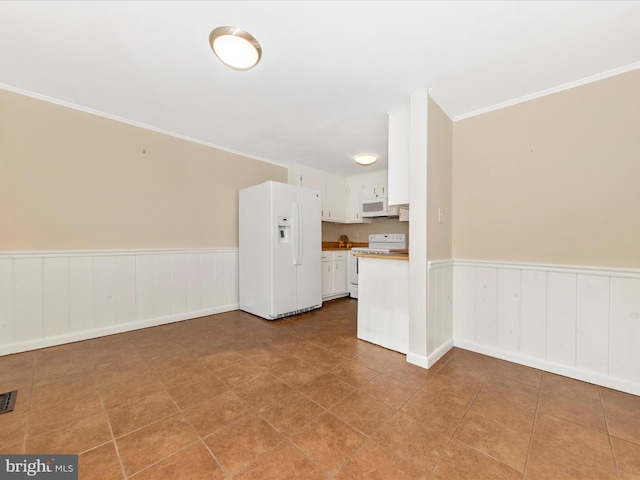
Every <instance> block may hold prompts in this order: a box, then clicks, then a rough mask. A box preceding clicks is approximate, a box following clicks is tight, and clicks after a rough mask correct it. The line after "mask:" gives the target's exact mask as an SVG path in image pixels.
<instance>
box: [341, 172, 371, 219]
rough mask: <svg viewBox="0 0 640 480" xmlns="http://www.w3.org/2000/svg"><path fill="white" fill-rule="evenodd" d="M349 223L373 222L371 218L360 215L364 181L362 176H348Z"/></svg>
mask: <svg viewBox="0 0 640 480" xmlns="http://www.w3.org/2000/svg"><path fill="white" fill-rule="evenodd" d="M346 184H347V223H371V219H370V218H362V216H361V215H360V203H361V202H360V200H361V198H362V182H361V179H360V176H356V177H347V179H346Z"/></svg>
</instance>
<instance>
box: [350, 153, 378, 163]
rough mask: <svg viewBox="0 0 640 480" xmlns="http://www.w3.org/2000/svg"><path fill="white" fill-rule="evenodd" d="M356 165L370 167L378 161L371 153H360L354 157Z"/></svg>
mask: <svg viewBox="0 0 640 480" xmlns="http://www.w3.org/2000/svg"><path fill="white" fill-rule="evenodd" d="M354 158H355V160H356V163H359V164H360V165H371V164H372V163H373V162H375V161H376V160H378V157H377V156H376V155H374V154H373V153H360V154H358V155H356V156H355V157H354Z"/></svg>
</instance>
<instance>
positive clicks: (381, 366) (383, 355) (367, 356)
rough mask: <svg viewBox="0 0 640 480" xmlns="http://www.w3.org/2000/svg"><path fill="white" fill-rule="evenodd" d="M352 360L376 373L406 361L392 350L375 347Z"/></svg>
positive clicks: (404, 357) (401, 355)
mask: <svg viewBox="0 0 640 480" xmlns="http://www.w3.org/2000/svg"><path fill="white" fill-rule="evenodd" d="M354 360H355V361H356V362H357V363H359V364H360V365H364V366H365V367H367V368H371V369H372V370H375V371H377V372H384V371H385V370H387V369H389V368H391V367H392V366H393V365H394V364H396V363H398V362H403V361H406V356H405V355H403V354H401V353H398V352H394V351H393V350H387V349H386V348H382V347H376V348H374V349H371V350H369V351H367V352H365V353H363V354H362V355H359V356H357V357H356V358H355V359H354Z"/></svg>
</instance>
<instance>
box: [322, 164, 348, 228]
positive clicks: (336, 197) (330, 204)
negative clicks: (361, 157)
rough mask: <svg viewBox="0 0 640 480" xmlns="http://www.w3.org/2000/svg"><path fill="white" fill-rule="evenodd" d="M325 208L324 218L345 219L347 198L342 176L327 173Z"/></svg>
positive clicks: (331, 219)
mask: <svg viewBox="0 0 640 480" xmlns="http://www.w3.org/2000/svg"><path fill="white" fill-rule="evenodd" d="M325 208H326V212H325V215H324V217H325V218H324V219H325V220H327V221H329V222H346V221H347V199H346V191H345V179H344V178H343V177H340V176H338V175H333V174H329V175H327V177H326V202H325Z"/></svg>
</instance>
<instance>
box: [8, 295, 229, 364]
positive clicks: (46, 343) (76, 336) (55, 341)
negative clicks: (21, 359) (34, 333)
mask: <svg viewBox="0 0 640 480" xmlns="http://www.w3.org/2000/svg"><path fill="white" fill-rule="evenodd" d="M237 309H238V305H228V306H225V307H217V308H207V309H205V310H200V311H197V312H188V313H181V314H177V315H169V316H166V317H160V318H152V319H148V320H142V321H138V322H131V323H124V324H119V325H111V326H108V327H103V328H97V329H93V330H86V331H83V332H74V333H68V334H64V335H55V336H52V337H47V338H39V339H34V340H27V341H25V342H16V343H12V344H9V345H0V356H2V355H10V354H13V353H20V352H26V351H29V350H37V349H40V348H48V347H54V346H56V345H64V344H67V343H73V342H80V341H82V340H90V339H92V338H99V337H106V336H108V335H115V334H118V333H125V332H131V331H133V330H140V329H142V328H149V327H157V326H159V325H166V324H169V323H175V322H182V321H184V320H191V319H193V318H200V317H207V316H209V315H215V314H216V313H224V312H230V311H233V310H237Z"/></svg>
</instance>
